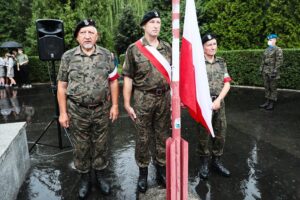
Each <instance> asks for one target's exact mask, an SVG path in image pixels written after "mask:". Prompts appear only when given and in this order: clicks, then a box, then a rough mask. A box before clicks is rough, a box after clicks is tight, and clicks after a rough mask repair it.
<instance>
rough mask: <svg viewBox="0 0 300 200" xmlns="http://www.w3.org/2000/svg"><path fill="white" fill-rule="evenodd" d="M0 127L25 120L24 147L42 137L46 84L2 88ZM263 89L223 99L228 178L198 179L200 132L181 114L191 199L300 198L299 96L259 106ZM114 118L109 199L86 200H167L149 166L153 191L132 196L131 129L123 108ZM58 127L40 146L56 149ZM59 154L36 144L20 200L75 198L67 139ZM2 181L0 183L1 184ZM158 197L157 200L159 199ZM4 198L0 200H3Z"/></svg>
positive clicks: (49, 105)
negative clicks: (269, 106) (268, 107)
mask: <svg viewBox="0 0 300 200" xmlns="http://www.w3.org/2000/svg"><path fill="white" fill-rule="evenodd" d="M0 94H1V99H0V106H1V114H2V115H3V117H2V118H1V119H0V123H10V122H16V121H24V120H27V122H28V126H27V137H28V144H29V147H31V146H32V145H33V143H34V142H35V141H36V140H37V139H38V138H39V136H40V135H41V133H42V131H43V129H44V128H45V127H46V126H47V124H48V123H49V122H50V121H51V120H52V119H53V117H54V115H55V109H54V96H53V94H52V92H51V89H50V86H48V85H35V86H34V87H33V88H32V89H19V90H15V91H12V90H10V89H6V90H5V89H0ZM262 101H263V90H261V89H255V90H254V89H246V88H232V90H231V92H230V93H229V95H228V97H227V99H226V112H227V122H228V131H227V133H228V134H227V138H226V147H225V153H224V156H223V160H224V162H225V163H226V165H227V166H228V168H229V169H230V170H231V172H232V176H231V177H230V178H223V177H221V176H219V175H218V174H216V173H212V174H211V176H210V178H209V179H208V180H207V181H203V180H201V179H200V178H199V176H198V170H199V158H198V156H197V154H196V149H197V137H196V134H197V131H196V130H197V129H196V124H195V123H194V121H193V120H192V119H191V118H190V117H189V116H188V114H187V112H186V111H185V110H183V111H182V127H183V128H182V136H183V137H184V138H185V139H186V140H187V141H188V142H189V158H190V159H189V192H190V194H191V197H190V199H207V200H240V199H247V200H252V199H253V200H256V199H266V200H297V199H300V190H299V188H300V177H299V167H300V148H299V143H300V137H299V136H300V120H299V119H300V109H299V108H300V93H299V92H284V91H280V93H279V101H278V104H277V105H276V109H275V111H271V112H267V111H265V110H261V109H259V108H258V105H259V104H260V103H262ZM120 108H121V116H120V118H119V120H118V121H117V122H116V123H114V124H113V125H112V127H111V130H112V131H111V133H110V134H111V137H110V147H111V153H110V155H111V157H110V161H111V162H110V171H109V173H108V174H107V175H108V177H109V179H110V181H111V183H112V194H111V195H110V196H108V197H103V196H102V195H101V194H100V193H99V192H98V190H97V189H96V188H93V191H92V194H91V195H90V198H89V200H96V199H97V200H98V199H113V200H117V199H125V200H127V199H128V200H132V199H164V192H165V191H164V190H163V189H162V188H159V186H157V183H156V180H155V170H154V167H153V166H152V165H151V166H150V174H149V185H150V190H149V191H150V192H149V193H147V194H146V195H139V194H138V193H137V192H136V181H137V176H138V168H137V166H136V164H135V161H134V157H133V154H134V148H133V147H134V133H135V131H134V128H133V125H132V123H131V121H130V119H129V118H128V117H127V115H126V114H125V112H124V110H123V108H122V105H121V106H120ZM57 138H58V133H57V126H56V124H55V123H54V124H52V125H51V126H50V128H49V129H48V131H47V132H46V133H45V134H44V136H43V137H42V138H41V140H40V142H41V143H43V144H47V145H54V146H57V145H58V139H57ZM62 141H63V149H59V148H57V147H50V146H46V145H41V144H38V145H37V146H36V147H35V148H34V149H33V151H32V152H31V154H30V155H31V169H30V171H29V173H28V175H27V179H26V181H25V182H24V184H23V186H22V188H21V189H20V191H19V195H18V198H17V199H18V200H48V199H49V200H58V199H66V200H73V199H76V193H77V183H78V181H79V176H78V175H77V173H76V172H75V171H74V169H73V166H72V153H71V147H70V144H69V142H68V139H67V137H66V136H65V135H63V136H62ZM2 181H3V180H2ZM158 194H159V195H160V198H158V197H157V196H158ZM0 199H1V198H0Z"/></svg>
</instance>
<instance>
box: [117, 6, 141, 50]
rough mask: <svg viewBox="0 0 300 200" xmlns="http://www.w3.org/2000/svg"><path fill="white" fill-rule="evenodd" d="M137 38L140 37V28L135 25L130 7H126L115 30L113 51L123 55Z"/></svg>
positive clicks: (134, 18) (135, 21)
mask: <svg viewBox="0 0 300 200" xmlns="http://www.w3.org/2000/svg"><path fill="white" fill-rule="evenodd" d="M124 22H126V23H124ZM139 37H141V28H140V27H139V25H138V23H137V20H136V17H135V15H134V13H133V9H132V7H131V6H130V5H128V6H126V7H125V8H124V10H123V13H122V15H121V17H120V19H119V25H118V27H117V30H116V38H115V49H116V52H117V54H118V55H121V54H124V53H125V51H126V49H127V47H128V46H129V45H130V44H131V43H133V42H135V41H136V40H138V38H139Z"/></svg>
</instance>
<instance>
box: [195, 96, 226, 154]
mask: <svg viewBox="0 0 300 200" xmlns="http://www.w3.org/2000/svg"><path fill="white" fill-rule="evenodd" d="M212 126H213V129H214V133H215V138H213V137H211V136H210V134H208V133H207V131H206V130H205V129H204V127H203V126H202V125H200V124H199V125H198V127H199V134H198V136H199V154H200V156H209V155H210V154H211V153H210V144H211V152H212V155H214V156H221V155H223V149H224V145H225V136H226V129H227V122H226V116H225V102H224V101H222V102H221V108H220V109H219V110H217V111H213V116H212Z"/></svg>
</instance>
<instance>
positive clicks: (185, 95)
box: [179, 0, 214, 137]
mask: <svg viewBox="0 0 300 200" xmlns="http://www.w3.org/2000/svg"><path fill="white" fill-rule="evenodd" d="M179 80H180V83H179V92H180V98H181V101H182V103H183V104H184V105H185V106H186V107H188V110H189V112H190V115H191V116H192V117H193V118H194V119H195V120H196V121H197V122H199V123H201V124H202V125H203V126H204V127H205V128H206V129H207V131H208V132H209V133H210V134H211V135H212V136H213V137H214V131H213V128H212V123H211V121H212V100H211V97H210V92H209V84H208V79H207V73H206V65H205V60H204V52H203V46H202V40H201V37H200V32H199V27H198V22H197V16H196V8H195V2H194V0H187V1H186V7H185V17H184V26H183V37H182V45H181V50H180V79H179Z"/></svg>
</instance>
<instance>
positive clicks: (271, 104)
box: [265, 100, 275, 110]
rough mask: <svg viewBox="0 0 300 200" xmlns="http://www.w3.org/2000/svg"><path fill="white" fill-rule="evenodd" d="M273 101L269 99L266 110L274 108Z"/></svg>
mask: <svg viewBox="0 0 300 200" xmlns="http://www.w3.org/2000/svg"><path fill="white" fill-rule="evenodd" d="M274 104H275V102H274V101H273V100H270V103H269V105H268V106H267V107H265V109H266V110H274V106H275V105H274Z"/></svg>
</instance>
